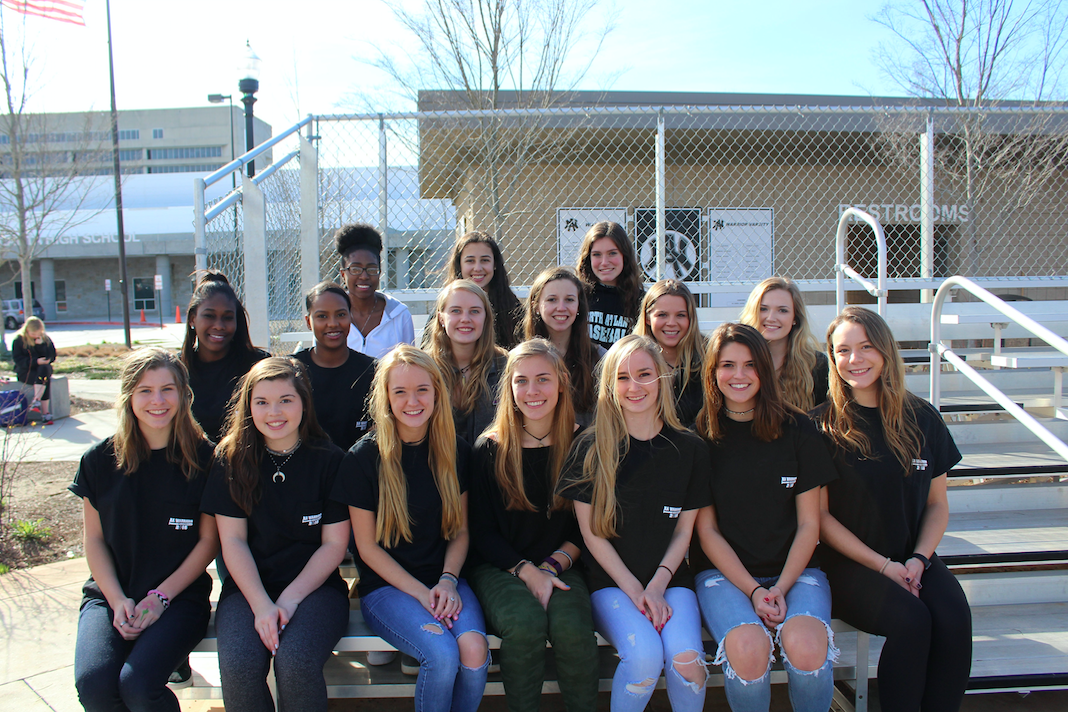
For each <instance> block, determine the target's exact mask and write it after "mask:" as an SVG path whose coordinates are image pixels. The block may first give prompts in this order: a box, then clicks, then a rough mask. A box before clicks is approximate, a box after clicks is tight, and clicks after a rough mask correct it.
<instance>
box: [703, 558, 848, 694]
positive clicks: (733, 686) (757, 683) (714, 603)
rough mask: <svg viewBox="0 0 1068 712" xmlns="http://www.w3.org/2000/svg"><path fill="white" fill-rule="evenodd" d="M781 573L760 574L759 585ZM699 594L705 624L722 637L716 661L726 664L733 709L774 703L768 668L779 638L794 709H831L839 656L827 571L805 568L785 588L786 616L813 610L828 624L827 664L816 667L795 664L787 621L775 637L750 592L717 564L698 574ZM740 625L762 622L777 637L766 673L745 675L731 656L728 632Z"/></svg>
mask: <svg viewBox="0 0 1068 712" xmlns="http://www.w3.org/2000/svg"><path fill="white" fill-rule="evenodd" d="M778 578H779V577H778V576H771V577H768V578H760V577H756V580H757V582H758V583H759V584H760V585H762V586H765V587H770V586H773V585H775V582H776V581H777V580H778ZM697 597H698V599H699V600H700V602H701V614H702V615H703V616H704V619H705V626H706V627H707V628H708V630H709V631H710V632H711V633H712V637H714V638H715V639H716V640H717V641H718V643H719V648H718V649H717V650H716V659H715V660H714V661H713V664H714V665H722V666H723V677H724V679H725V682H724V688H725V691H726V693H727V702H728V703H729V704H730V706H731V710H733V712H767V710H768V707H769V706H770V705H771V676H770V674H769V673H770V671H771V663H772V662H773V661H774V660H775V652H774V650H775V644H778V645H779V649H780V650H781V651H782V661H783V667H785V668H786V674H787V677H788V680H789V689H790V704H791V706H792V707H793V709H794V712H827V710H828V709H829V708H830V706H831V697H832V696H833V695H834V669H833V666H834V662H835V661H836V660H837V659H838V649H837V648H835V647H834V633H832V632H831V627H830V625H829V622H830V620H831V589H830V586H828V585H827V577H826V576H825V575H824V573H823V572H822V571H820V570H819V569H805V570H804V571H803V572H802V573H801V575H800V576H799V577H798V579H797V582H796V583H795V584H794V585H793V586H791V587H790V590H789V591H787V592H786V621H788V620H790V619H791V618H793V617H794V616H810V617H812V618H815V619H817V620H818V621H820V622H821V623H823V626H824V628H825V629H826V630H827V659H826V660H825V661H824V663H823V666H822V667H820V668H818V669H816V670H798V669H797V668H795V667H794V666H793V665H791V664H790V659H789V657H788V656H787V654H786V649H785V648H784V647H782V640H781V638H782V627H783V625H784V624H785V623H786V621H783V622H782V623H780V624H779V625H778V626H777V629H776V634H775V637H774V639H772V636H771V632H770V631H769V630H768V629H767V627H765V626H764V624H763V623H762V622H761V620H760V616H758V615H757V613H756V611H755V610H753V604H752V603H751V602H750V601H749V600H748V599H747V598H746V596H745V592H744V591H740V590H738V588H737V587H736V586H735V585H734V584H732V583H731V582H730V581H728V580H727V578H726V577H725V576H724V575H723V574H721V573H720V572H719V570H718V569H709V570H707V571H702V572H701V573H699V574H698V575H697ZM740 625H755V626H758V627H759V628H760V629H761V630H762V631H764V632H765V633H766V634H767V635H768V639H769V641H770V642H772V646H771V653H770V654H769V656H768V667H767V669H766V670H765V671H764V675H763V676H762V677H760V678H758V679H756V680H743V679H741V678H740V677H738V675H737V674H736V673H735V672H734V669H733V668H732V667H731V663H730V660H728V659H727V654H726V650H725V647H724V641H725V640H726V638H727V634H728V633H730V632H731V631H732V630H734V629H735V628H737V627H738V626H740Z"/></svg>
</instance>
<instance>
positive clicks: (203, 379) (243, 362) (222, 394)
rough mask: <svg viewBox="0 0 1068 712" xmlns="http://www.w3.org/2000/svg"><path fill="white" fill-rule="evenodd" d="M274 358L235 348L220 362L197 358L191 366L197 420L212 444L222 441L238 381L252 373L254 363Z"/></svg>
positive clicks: (194, 415) (231, 348)
mask: <svg viewBox="0 0 1068 712" xmlns="http://www.w3.org/2000/svg"><path fill="white" fill-rule="evenodd" d="M268 356H270V354H269V353H267V352H266V351H261V350H259V349H253V350H252V351H246V350H245V349H239V348H237V347H236V346H231V347H230V351H229V353H227V354H226V356H224V357H223V358H221V359H219V360H218V361H207V362H205V361H201V360H199V359H197V358H196V357H194V358H193V363H192V364H186V365H187V366H188V367H189V387H190V388H192V389H193V417H194V418H196V420H197V422H198V423H200V427H202V428H204V432H205V433H207V435H208V438H210V439H211V441H212V442H215V443H217V442H219V440H220V439H222V435H223V432H222V429H223V423H224V421H225V420H226V413H227V410H226V405H227V403H229V402H230V397H231V396H232V395H233V394H234V389H235V388H237V382H238V381H239V380H240V379H241V377H242V376H244V375H245V374H246V373H248V371H249V369H250V368H252V364H254V363H256V362H257V361H261V360H263V359H265V358H267V357H268Z"/></svg>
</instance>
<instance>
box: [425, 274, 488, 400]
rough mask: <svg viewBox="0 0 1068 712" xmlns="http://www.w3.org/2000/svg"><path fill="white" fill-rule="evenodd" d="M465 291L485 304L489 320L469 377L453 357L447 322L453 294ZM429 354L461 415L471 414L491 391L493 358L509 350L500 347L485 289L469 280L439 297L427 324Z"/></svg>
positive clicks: (455, 284)
mask: <svg viewBox="0 0 1068 712" xmlns="http://www.w3.org/2000/svg"><path fill="white" fill-rule="evenodd" d="M460 290H462V291H465V292H470V293H471V294H474V295H475V296H476V297H478V298H479V300H480V301H481V302H482V309H483V311H484V313H485V315H486V320H485V322H483V324H482V334H481V335H479V337H478V341H476V342H475V355H474V357H473V358H472V359H471V364H470V367H469V368H468V369H467V377H466V378H464V377H462V376H461V375H460V370H459V369H458V368H457V367H456V358H455V357H454V356H453V354H452V340H451V339H449V335H448V334H447V333H446V332H445V325H444V323H443V319H444V318H445V310H446V309H447V308H448V305H449V297H451V296H452V294H453V292H456V291H460ZM426 328H427V333H428V336H427V341H426V351H427V353H429V354H430V356H431V358H433V359H434V362H435V363H436V364H437V365H438V369H439V370H440V371H441V376H442V378H444V379H445V387H446V389H447V390H446V391H445V392H446V393H448V394H449V395H450V397H449V398H448V399H447V400H448V402H450V403H451V404H452V407H453V408H455V409H456V411H457V412H458V413H470V412H471V411H472V410H474V408H475V405H477V404H478V402H479V400H481V399H482V398H483V396H485V395H486V394H487V393H489V392H490V390H491V386H490V384H489V372H490V369H491V367H492V366H493V359H494V358H495V357H497V356H503V355H504V353H505V351H504V349H502V348H499V347H498V346H497V337H496V335H495V331H494V326H493V306H492V305H491V304H490V300H489V297H488V296H486V292H485V291H483V289H482V287H480V286H478V285H477V284H475V283H474V282H472V281H471V280H469V279H457V280H456V281H454V282H449V284H448V285H446V286H445V287H444V288H443V289H442V290H441V292H440V293H439V294H438V300H437V304H435V305H434V318H433V319H431V320H430V321H429V322H427V326H426Z"/></svg>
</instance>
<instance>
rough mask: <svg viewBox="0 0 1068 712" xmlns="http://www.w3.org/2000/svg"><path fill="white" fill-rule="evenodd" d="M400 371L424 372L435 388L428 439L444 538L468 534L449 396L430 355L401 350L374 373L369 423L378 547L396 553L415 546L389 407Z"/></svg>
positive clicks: (410, 348)
mask: <svg viewBox="0 0 1068 712" xmlns="http://www.w3.org/2000/svg"><path fill="white" fill-rule="evenodd" d="M401 366H411V367H413V368H421V369H422V370H424V371H426V373H427V375H428V376H429V377H430V382H431V383H432V384H433V386H434V412H433V413H431V415H430V427H429V428H428V429H427V437H428V438H429V444H430V463H429V464H430V471H431V472H433V473H434V484H435V485H436V486H437V488H438V496H440V497H441V536H442V537H443V538H444V539H446V540H450V539H453V538H454V537H455V536H456V535H457V534H458V533H459V532H460V530H462V529H463V528H464V521H463V507H462V505H461V500H460V480H459V477H458V475H457V473H456V427H455V426H454V425H453V421H452V410H451V409H450V408H449V407H448V403H449V391H448V387H447V386H446V385H445V379H444V377H443V376H442V374H441V371H440V370H438V366H437V364H436V363H435V362H434V359H432V358H431V357H430V356H429V355H428V354H426V353H424V352H423V351H420V350H419V349H417V348H415V347H414V346H411V345H409V344H398V345H397V346H396V347H395V348H394V349H393V350H392V351H390V352H389V353H388V354H386V355H385V356H384V357H383V358H382V360H381V361H379V362H378V366H377V368H376V369H375V377H374V380H373V381H372V382H371V417H372V418H374V421H375V433H374V437H375V440H376V442H377V443H378V512H377V514H376V517H375V541H377V542H378V543H379V544H384V545H386V546H388V547H395V546H397V544H399V543H400V542H401V540H402V539H403V540H404V541H406V542H409V543H411V541H412V518H411V515H410V514H409V513H408V481H407V479H406V478H405V476H404V468H403V467H402V466H401V448H402V446H403V443H402V441H401V437H400V433H399V431H398V430H397V418H396V416H394V415H393V409H392V408H390V407H389V376H390V374H391V373H393V371H394V370H395V369H397V368H399V367H401Z"/></svg>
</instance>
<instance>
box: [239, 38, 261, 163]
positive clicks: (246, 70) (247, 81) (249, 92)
mask: <svg viewBox="0 0 1068 712" xmlns="http://www.w3.org/2000/svg"><path fill="white" fill-rule="evenodd" d="M237 89H238V91H240V92H241V95H242V96H241V103H242V104H244V105H245V151H251V150H252V149H253V148H254V147H255V145H256V140H255V137H254V135H253V126H252V119H253V113H252V105H253V104H255V103H256V96H255V94H256V92H257V91H259V90H260V58H259V57H257V56H256V53H255V52H253V51H252V46H251V45H250V44H249V43H248V41H247V40H246V42H245V59H244V62H243V63H242V65H241V79H240V80H238V82H237ZM254 175H256V162H255V161H249V162H248V177H249V178H251V177H252V176H254Z"/></svg>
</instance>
